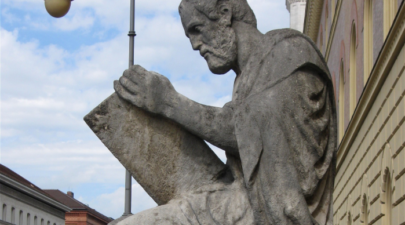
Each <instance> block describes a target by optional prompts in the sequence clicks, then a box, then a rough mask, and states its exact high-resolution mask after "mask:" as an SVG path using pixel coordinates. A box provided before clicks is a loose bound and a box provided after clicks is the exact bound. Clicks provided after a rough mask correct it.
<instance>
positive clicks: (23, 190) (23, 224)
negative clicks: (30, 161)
mask: <svg viewBox="0 0 405 225" xmlns="http://www.w3.org/2000/svg"><path fill="white" fill-rule="evenodd" d="M0 207H1V210H0V213H1V214H0V224H4V225H12V224H16V225H63V224H65V213H66V212H68V211H70V210H71V209H70V208H69V207H68V206H66V205H64V204H62V203H60V202H58V201H56V200H55V199H53V198H52V197H51V196H49V195H48V194H47V193H46V192H44V191H43V190H42V189H40V188H39V187H37V186H35V185H34V184H32V183H31V182H29V181H28V180H26V179H25V178H23V177H21V176H20V175H18V174H17V173H15V172H14V171H12V170H10V169H9V168H7V167H6V166H4V165H2V164H0Z"/></svg>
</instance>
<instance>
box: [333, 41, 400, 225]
mask: <svg viewBox="0 0 405 225" xmlns="http://www.w3.org/2000/svg"><path fill="white" fill-rule="evenodd" d="M399 47H400V48H402V49H400V53H399V55H398V57H397V58H396V60H395V62H394V64H393V66H392V68H391V69H390V71H389V74H388V75H387V78H386V80H385V81H384V83H383V85H382V88H381V89H380V91H379V93H377V97H376V99H375V101H374V103H373V104H372V105H371V108H370V109H369V110H368V113H367V115H366V117H365V120H364V123H363V124H362V125H361V127H360V129H359V131H358V133H357V136H356V137H355V138H354V141H353V143H352V145H351V147H350V149H349V150H348V151H347V155H346V156H345V158H344V160H343V161H342V164H341V166H340V167H339V168H338V171H337V174H336V178H335V190H334V196H333V198H334V224H339V225H345V224H359V225H360V224H366V223H368V224H376V225H388V224H387V223H388V222H387V221H388V220H387V218H388V217H389V216H390V215H391V224H395V225H397V224H398V225H405V200H404V199H405V174H404V173H405V150H404V146H405V123H404V120H405V98H404V95H405V74H404V73H405V47H404V46H399ZM363 94H364V93H363ZM388 174H389V177H390V179H391V182H390V183H389V185H388V187H389V186H391V188H392V189H391V191H392V194H391V195H392V199H391V203H392V204H389V199H387V197H389V196H387V193H388V195H389V190H386V188H385V187H387V182H386V181H387V179H386V178H387V176H388ZM388 180H389V179H388ZM387 203H388V204H387Z"/></svg>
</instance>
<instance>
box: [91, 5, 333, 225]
mask: <svg viewBox="0 0 405 225" xmlns="http://www.w3.org/2000/svg"><path fill="white" fill-rule="evenodd" d="M179 12H180V15H181V21H182V24H183V27H184V30H185V34H186V36H187V37H188V38H189V39H190V42H191V45H192V47H193V49H194V50H198V51H200V54H201V56H203V57H204V58H205V60H206V61H207V63H208V66H209V68H210V70H211V71H212V72H213V73H215V74H224V73H226V72H228V71H230V70H233V71H234V72H235V73H236V78H235V84H234V90H233V96H232V101H231V102H229V103H227V104H225V105H224V107H222V108H217V107H211V106H206V105H202V104H199V103H196V102H194V101H192V100H190V99H188V98H186V97H184V96H183V95H181V94H179V93H177V92H176V91H175V89H174V88H173V86H172V85H171V83H170V81H169V80H168V79H167V78H166V77H164V76H162V75H160V74H157V73H155V72H151V71H147V70H145V69H144V68H142V67H141V66H133V67H132V68H131V69H129V70H127V71H125V72H124V75H123V76H122V77H121V78H120V79H119V81H115V82H114V88H115V90H116V94H113V95H112V96H111V97H110V98H108V99H107V100H106V101H104V102H103V103H102V104H100V105H99V106H98V107H97V108H96V109H94V110H93V111H92V112H91V113H90V114H89V115H87V116H86V117H85V121H86V122H87V123H88V125H89V126H90V127H91V129H93V131H94V132H95V133H96V134H97V136H98V137H99V138H100V139H101V140H102V141H103V143H104V144H105V145H106V146H107V147H108V148H109V149H110V151H111V152H112V153H113V154H114V155H115V156H116V157H117V158H118V159H119V160H120V162H121V163H122V164H123V165H124V166H125V167H126V168H127V169H128V170H129V171H131V173H132V175H133V176H134V178H135V179H136V180H137V181H138V182H139V183H140V184H141V185H142V186H143V187H144V189H145V190H146V191H147V192H148V194H149V195H151V197H152V198H153V199H154V200H155V201H156V202H157V203H158V204H159V206H158V207H156V208H153V209H149V210H146V211H143V212H141V213H138V214H135V215H133V216H130V217H128V218H127V219H125V220H123V221H121V222H119V224H120V225H124V224H125V225H126V224H128V225H132V224H243V225H245V224H266V225H267V224H268V225H290V224H291V225H292V224H302V225H308V224H319V225H326V224H327V225H332V217H333V213H332V192H333V182H334V174H335V172H334V170H335V161H336V156H335V155H336V152H335V150H336V143H337V138H336V109H335V102H334V101H335V100H334V92H333V85H332V81H331V78H330V74H329V71H328V68H327V65H326V63H325V61H324V59H323V57H322V55H321V53H320V52H319V51H318V50H317V48H316V46H315V45H314V43H313V42H312V41H311V40H310V39H309V38H308V37H306V36H304V35H303V34H302V33H300V32H298V31H294V30H291V29H282V30H274V31H270V32H268V33H266V34H262V33H260V32H259V31H258V30H257V28H256V19H255V15H254V14H253V12H252V10H251V8H250V7H249V5H248V4H247V2H246V0H183V1H182V2H181V4H180V7H179ZM117 94H118V95H117ZM118 96H119V97H118ZM204 140H205V141H207V142H209V143H211V144H213V145H215V146H217V147H219V148H221V149H223V150H224V151H225V152H226V156H227V163H226V164H223V163H222V162H221V161H220V160H219V159H218V158H217V157H216V156H215V154H214V153H213V152H212V150H211V149H209V147H208V146H207V145H206V144H205V142H204Z"/></svg>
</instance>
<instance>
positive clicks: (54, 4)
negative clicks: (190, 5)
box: [45, 0, 73, 18]
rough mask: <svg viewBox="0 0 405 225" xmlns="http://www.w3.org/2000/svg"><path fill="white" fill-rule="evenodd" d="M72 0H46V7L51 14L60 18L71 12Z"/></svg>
mask: <svg viewBox="0 0 405 225" xmlns="http://www.w3.org/2000/svg"><path fill="white" fill-rule="evenodd" d="M71 1H73V0H45V8H46V11H48V13H49V14H50V15H51V16H53V17H56V18H60V17H62V16H64V15H66V13H68V12H69V9H70V3H71Z"/></svg>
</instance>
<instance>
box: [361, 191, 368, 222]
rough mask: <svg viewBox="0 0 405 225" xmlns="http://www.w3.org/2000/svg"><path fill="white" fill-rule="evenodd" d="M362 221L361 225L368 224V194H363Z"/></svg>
mask: <svg viewBox="0 0 405 225" xmlns="http://www.w3.org/2000/svg"><path fill="white" fill-rule="evenodd" d="M360 213H361V219H360V223H363V224H368V200H367V196H366V194H363V197H362V201H361V212H360Z"/></svg>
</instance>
